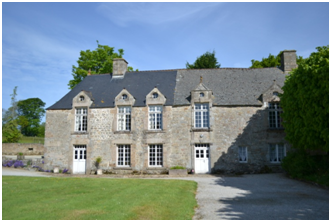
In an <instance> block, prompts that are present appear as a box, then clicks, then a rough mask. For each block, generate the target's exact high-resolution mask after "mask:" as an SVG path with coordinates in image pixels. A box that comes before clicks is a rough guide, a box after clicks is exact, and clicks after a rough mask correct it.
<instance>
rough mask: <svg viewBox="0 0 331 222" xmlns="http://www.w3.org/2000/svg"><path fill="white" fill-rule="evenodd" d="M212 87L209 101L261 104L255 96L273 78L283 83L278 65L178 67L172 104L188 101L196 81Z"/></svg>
mask: <svg viewBox="0 0 331 222" xmlns="http://www.w3.org/2000/svg"><path fill="white" fill-rule="evenodd" d="M200 76H202V77H203V84H204V85H205V86H206V87H207V88H208V89H210V90H212V91H213V95H214V97H215V99H214V100H213V105H220V106H222V105H224V106H229V105H230V106H232V105H244V106H246V105H253V106H255V105H262V103H261V102H260V101H259V100H258V97H259V96H260V95H261V94H262V92H263V91H265V90H266V89H268V88H269V87H270V86H271V85H272V84H273V83H274V80H275V82H276V83H277V84H278V85H280V86H281V87H282V86H283V85H284V81H285V74H284V73H283V72H282V71H281V70H280V69H278V68H261V69H250V68H220V69H190V70H178V73H177V79H176V82H177V84H176V89H175V99H174V105H189V104H190V100H189V99H190V93H191V91H192V90H193V89H194V88H195V87H196V86H197V85H198V84H199V82H200Z"/></svg>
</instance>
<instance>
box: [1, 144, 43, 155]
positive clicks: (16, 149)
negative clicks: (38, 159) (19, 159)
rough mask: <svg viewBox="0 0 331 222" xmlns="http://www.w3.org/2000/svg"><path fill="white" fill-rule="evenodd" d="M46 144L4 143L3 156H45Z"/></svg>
mask: <svg viewBox="0 0 331 222" xmlns="http://www.w3.org/2000/svg"><path fill="white" fill-rule="evenodd" d="M44 150H45V149H44V144H39V143H3V144H2V155H17V153H23V154H24V155H44V152H45V151H44Z"/></svg>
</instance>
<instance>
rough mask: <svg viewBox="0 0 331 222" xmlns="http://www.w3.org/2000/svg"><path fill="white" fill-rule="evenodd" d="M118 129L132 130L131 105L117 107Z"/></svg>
mask: <svg viewBox="0 0 331 222" xmlns="http://www.w3.org/2000/svg"><path fill="white" fill-rule="evenodd" d="M117 130H118V131H130V130H131V106H119V107H118V108H117Z"/></svg>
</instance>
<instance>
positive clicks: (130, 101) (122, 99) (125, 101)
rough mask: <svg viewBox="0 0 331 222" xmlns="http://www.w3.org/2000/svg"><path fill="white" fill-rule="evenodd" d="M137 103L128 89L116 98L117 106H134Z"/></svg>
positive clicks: (123, 90)
mask: <svg viewBox="0 0 331 222" xmlns="http://www.w3.org/2000/svg"><path fill="white" fill-rule="evenodd" d="M135 102H136V99H135V98H134V97H133V96H132V95H131V94H130V93H129V91H128V90H126V89H122V91H121V92H120V93H119V94H118V95H117V96H116V97H115V106H133V105H134V103H135Z"/></svg>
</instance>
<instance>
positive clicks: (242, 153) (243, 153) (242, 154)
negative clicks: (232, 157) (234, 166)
mask: <svg viewBox="0 0 331 222" xmlns="http://www.w3.org/2000/svg"><path fill="white" fill-rule="evenodd" d="M243 159H244V160H243ZM238 161H239V163H247V161H248V152H247V147H246V146H239V147H238Z"/></svg>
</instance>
